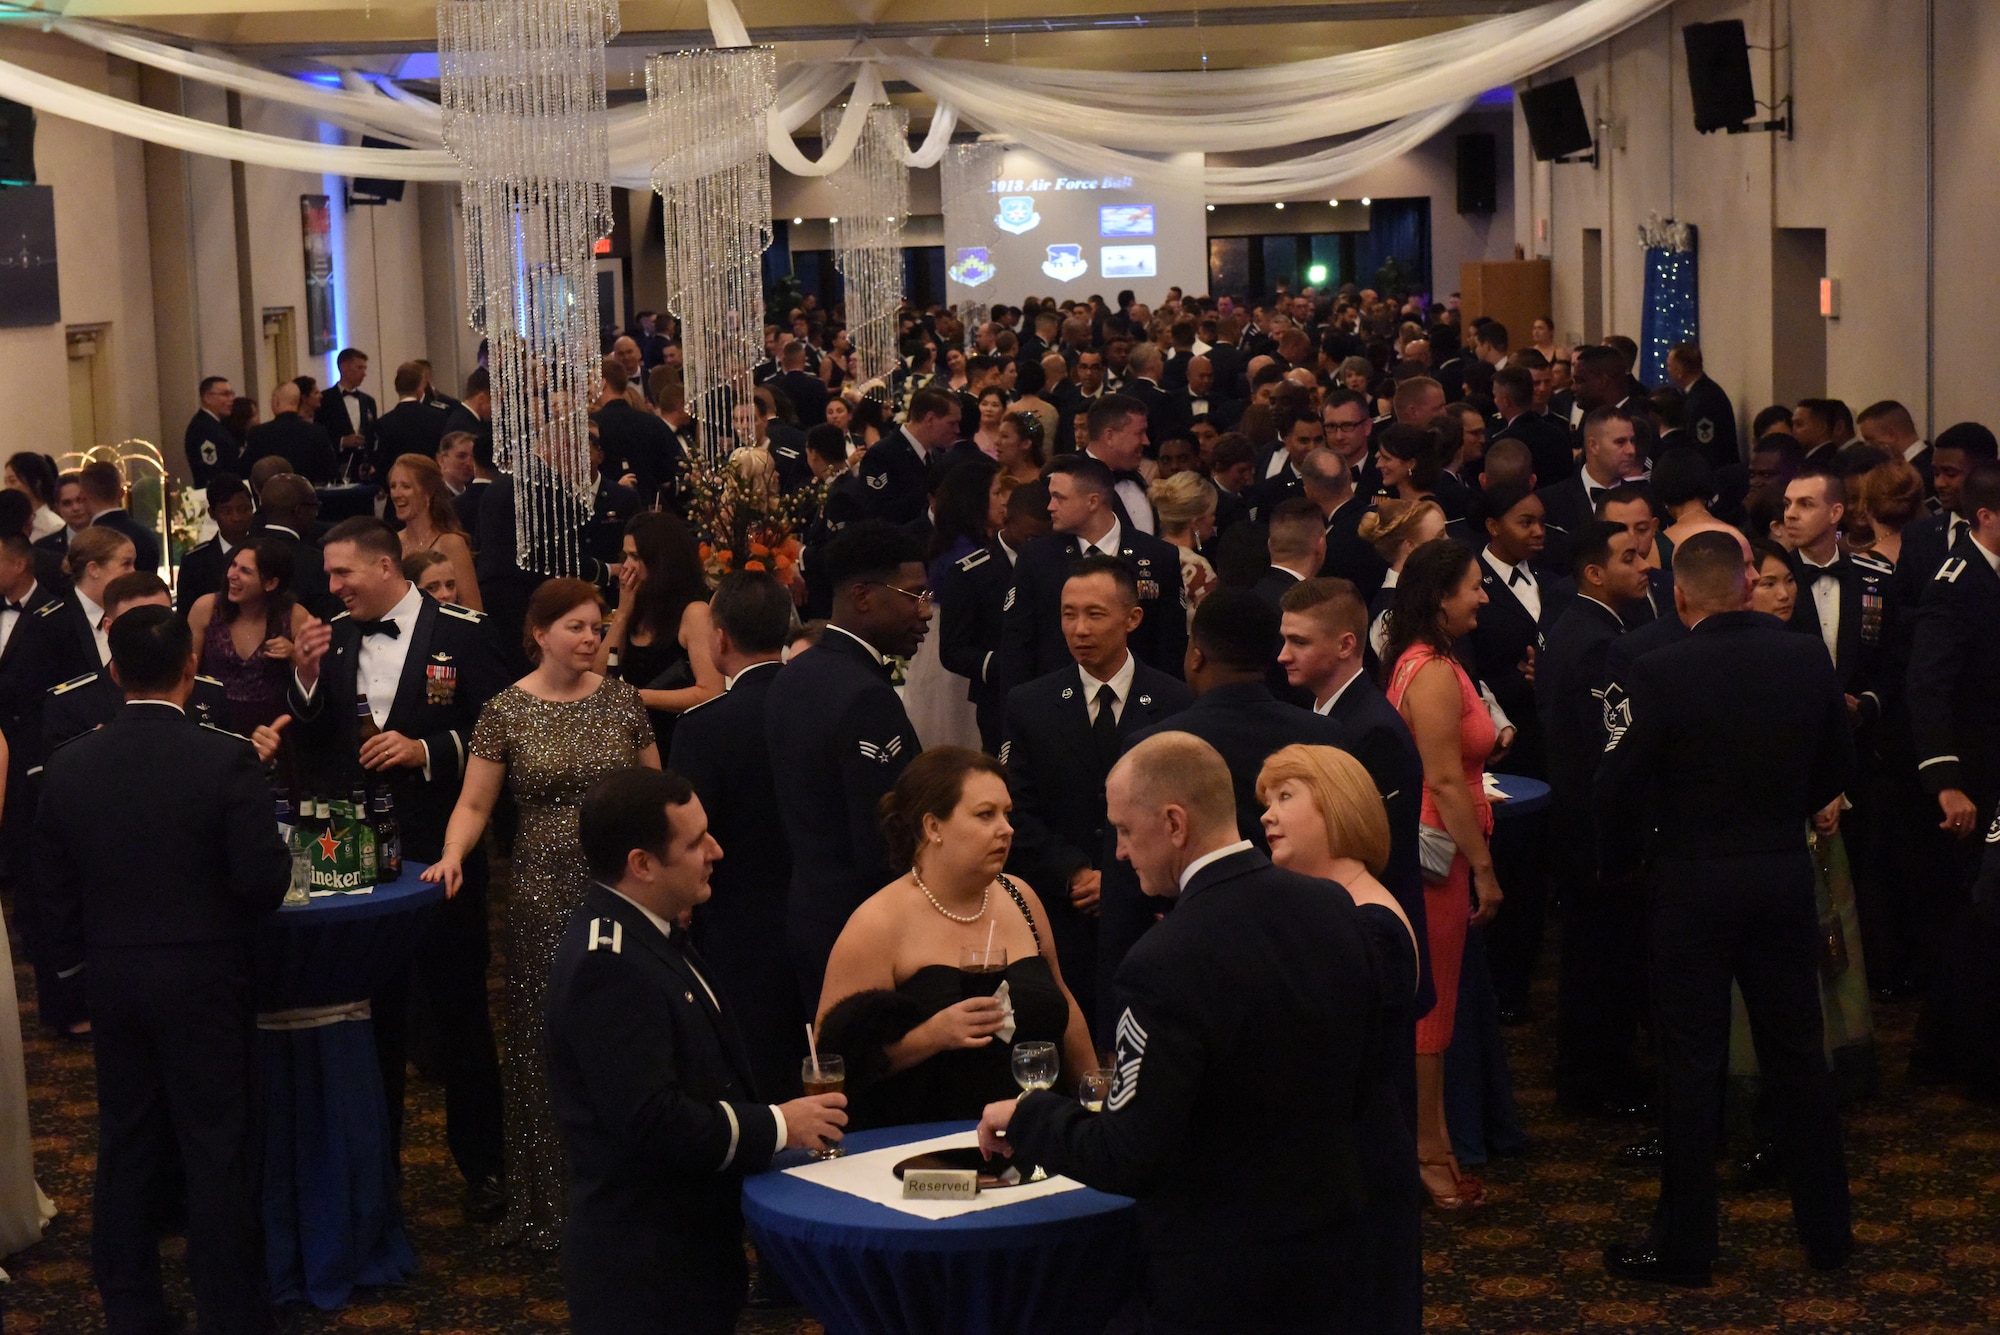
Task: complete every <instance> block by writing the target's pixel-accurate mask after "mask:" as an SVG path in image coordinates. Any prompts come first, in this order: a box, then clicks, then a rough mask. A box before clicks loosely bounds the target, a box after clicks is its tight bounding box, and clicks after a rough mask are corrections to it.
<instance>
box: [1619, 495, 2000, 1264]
mask: <svg viewBox="0 0 2000 1335" xmlns="http://www.w3.org/2000/svg"><path fill="white" fill-rule="evenodd" d="M1995 520H1996V527H2000V510H1996V512H1995ZM1748 596H1749V583H1748V579H1747V577H1746V571H1745V569H1744V564H1743V557H1742V551H1741V549H1740V547H1739V544H1738V541H1737V540H1736V539H1735V538H1734V537H1733V536H1732V535H1729V534H1726V533H1697V534H1695V535H1694V536H1692V537H1690V538H1688V539H1687V540H1686V541H1684V542H1683V543H1681V545H1680V546H1679V548H1678V549H1677V550H1676V551H1675V552H1674V602H1675V605H1676V607H1677V609H1678V610H1679V612H1680V613H1681V616H1682V619H1683V620H1685V621H1687V622H1688V623H1689V625H1690V628H1689V631H1688V634H1687V636H1686V637H1685V638H1684V639H1683V640H1681V641H1680V642H1679V643H1677V644H1673V645H1669V646H1668V647H1666V648H1664V649H1659V650H1656V651H1654V652H1653V653H1651V654H1649V655H1647V656H1646V657H1644V658H1642V659H1640V660H1639V661H1638V662H1637V663H1636V664H1634V666H1633V669H1632V673H1631V681H1630V683H1629V686H1628V698H1627V701H1626V706H1627V709H1626V715H1625V727H1624V729H1623V731H1622V732H1615V733H1613V734H1612V735H1611V736H1610V737H1609V738H1608V739H1607V742H1606V749H1605V753H1604V758H1603V760H1602V762H1601V764H1600V767H1599V769H1598V772H1597V781H1596V807H1597V817H1598V821H1599V823H1600V828H1601V829H1602V830H1603V831H1604V836H1605V837H1604V847H1605V849H1606V853H1607V859H1613V858H1616V859H1618V860H1619V861H1618V863H1616V864H1614V865H1607V866H1606V867H1605V869H1604V870H1605V871H1606V873H1607V874H1609V875H1616V874H1620V873H1622V872H1624V871H1625V870H1626V865H1627V864H1624V862H1623V859H1624V855H1625V851H1626V850H1628V849H1630V848H1631V847H1633V846H1634V845H1635V843H1636V840H1635V839H1633V837H1632V836H1633V835H1634V834H1639V833H1644V832H1645V831H1644V826H1645V825H1646V824H1647V823H1648V821H1650V824H1651V831H1650V851H1651V855H1652V856H1651V865H1650V868H1649V874H1650V878H1651V887H1652V896H1651V902H1650V904H1649V906H1648V915H1647V938H1648V942H1647V944H1648V950H1649V953H1650V955H1651V962H1652V986H1653V1002H1654V1005H1653V1014H1654V1025H1655V1037H1656V1039H1657V1042H1658V1046H1659V1051H1660V1062H1661V1068H1662V1071H1661V1082H1660V1083H1661V1091H1662V1096H1663V1106H1662V1116H1661V1140H1662V1142H1663V1148H1664V1165H1663V1169H1662V1174H1661V1182H1660V1202H1659V1206H1658V1208H1657V1210H1656V1211H1655V1213H1654V1218H1653V1227H1652V1229H1651V1231H1650V1233H1649V1234H1648V1235H1647V1236H1646V1237H1645V1238H1644V1239H1643V1240H1641V1241H1640V1242H1638V1243H1636V1244H1633V1245H1630V1246H1614V1247H1610V1248H1607V1249H1606V1251H1605V1254H1604V1261H1605V1267H1606V1269H1608V1270H1609V1271H1611V1273H1613V1274H1616V1275H1620V1276H1623V1277H1626V1278H1633V1279H1645V1280H1654V1281H1660V1282H1665V1283H1670V1284H1682V1285H1691V1286H1697V1287H1700V1286H1705V1285H1707V1284H1708V1282H1709V1266H1710V1264H1711V1262H1713V1261H1714V1259H1715V1257H1716V1254H1717V1251H1718V1246H1717V1220H1716V1215H1717V1209H1716V1186H1715V1155H1716V1149H1717V1146H1718V1139H1719V1132H1720V1128H1719V1120H1720V1116H1721V1108H1720V1100H1719V1099H1718V1098H1717V1097H1716V1090H1717V1089H1718V1088H1719V1087H1720V1085H1721V1081H1722V1074H1723V1066H1724V1063H1725V1062H1726V1060H1727V1057H1728V1048H1729V1007H1730V1001H1729V996H1730V983H1731V982H1732V981H1734V982H1735V983H1737V984H1738V985H1739V986H1740V988H1741V989H1742V994H1743V1001H1744V1005H1745V1006H1746V1008H1747V1009H1748V1011H1749V1014H1750V1027H1751V1034H1752V1036H1753V1037H1754V1038H1755V1040H1756V1043H1757V1055H1758V1060H1759V1063H1760V1065H1761V1067H1762V1069H1763V1078H1764V1080H1765V1082H1766V1084H1767V1086H1768V1088H1769V1090H1770V1093H1771V1102H1772V1105H1773V1108H1774V1111H1775V1113H1776V1119H1777V1124H1778V1146H1779V1151H1780V1154H1781V1157H1782V1158H1783V1160H1784V1167H1785V1175H1786V1179H1787V1181H1788V1183H1789V1184H1790V1188H1791V1196H1792V1214H1793V1218H1794V1220H1795V1222H1796V1223H1797V1226H1798V1230H1799V1233H1800V1236H1801V1240H1802V1241H1803V1242H1804V1243H1805V1248H1806V1256H1807V1260H1808V1261H1809V1262H1810V1263H1811V1264H1812V1265H1813V1266H1814V1267H1816V1268H1821V1269H1830V1268H1835V1267H1838V1266H1841V1265H1844V1264H1845V1263H1846V1261H1847V1258H1848V1255H1849V1253H1850V1251H1851V1250H1852V1247H1853V1240H1852V1232H1851V1228H1850V1212H1849V1206H1848V1190H1847V1170H1846V1165H1845V1163H1844V1161H1843V1157H1842V1152H1841V1143H1840V1119H1839V1115H1838V1113H1837V1111H1836V1109H1835V1107H1834V1094H1833V1081H1832V1076H1831V1075H1830V1073H1829V1072H1828V1070H1827V1066H1826V1053H1825V1049H1824V1047H1823V1046H1822V1043H1823V1034H1822V1023H1821V1017H1820V999H1819V959H1818V927H1819V923H1818V914H1817V912H1816V910H1815V908H1814V905H1813V878H1814V875H1815V873H1814V870H1813V863H1812V857H1811V854H1810V853H1809V852H1808V850H1807V847H1806V830H1807V826H1808V822H1809V821H1811V820H1813V819H1814V818H1816V817H1821V816H1822V813H1823V812H1824V811H1825V809H1826V808H1827V807H1828V805H1829V804H1831V803H1833V802H1835V801H1836V800H1837V799H1838V798H1839V797H1840V794H1841V793H1842V792H1843V791H1845V790H1846V788H1847V786H1848V784H1849V782H1850V781H1851V779H1852V777H1853V770H1854V745H1853V740H1852V738H1851V737H1850V735H1849V730H1848V725H1847V704H1846V701H1845V700H1844V699H1843V698H1842V695H1841V689H1840V682H1839V679H1838V678H1837V677H1836V676H1835V675H1834V671H1833V664H1832V663H1831V662H1829V661H1828V659H1827V655H1826V651H1825V650H1824V649H1823V648H1822V647H1821V646H1819V645H1816V644H1813V643H1811V642H1810V641H1809V640H1807V639H1806V638H1805V637H1804V636H1801V635H1796V634H1794V633H1792V632H1791V631H1789V630H1786V629H1785V628H1783V627H1782V626H1779V625H1777V624H1776V623H1774V622H1773V621H1772V620H1771V619H1770V618H1769V617H1767V616H1764V615H1762V614H1761V613H1757V612H1750V611H1745V610H1742V609H1743V607H1744V604H1745V603H1746V602H1747V601H1748ZM1619 834H1622V835H1623V836H1624V837H1623V838H1620V837H1617V835H1619Z"/></svg>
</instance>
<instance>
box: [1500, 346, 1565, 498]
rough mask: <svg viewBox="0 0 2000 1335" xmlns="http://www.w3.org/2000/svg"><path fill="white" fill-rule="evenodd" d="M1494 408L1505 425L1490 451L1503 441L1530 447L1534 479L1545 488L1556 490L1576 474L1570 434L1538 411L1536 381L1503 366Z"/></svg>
mask: <svg viewBox="0 0 2000 1335" xmlns="http://www.w3.org/2000/svg"><path fill="white" fill-rule="evenodd" d="M1493 406H1494V407H1495V408H1497V409H1498V410H1499V414H1500V419H1501V421H1502V423H1503V425H1502V426H1501V428H1500V429H1499V430H1498V431H1496V432H1494V433H1493V436H1492V439H1491V440H1489V441H1488V442H1487V448H1488V449H1491V448H1492V447H1493V444H1494V443H1495V442H1497V441H1502V440H1518V441H1520V442H1521V443H1522V444H1523V445H1526V446H1527V447H1528V454H1529V457H1530V458H1532V459H1533V460H1534V464H1535V477H1536V478H1537V479H1539V480H1540V481H1541V483H1542V484H1543V485H1544V486H1553V485H1555V484H1556V483H1559V482H1562V481H1564V480H1566V479H1567V478H1569V477H1571V476H1572V475H1574V474H1575V472H1576V456H1575V455H1574V454H1573V453H1572V452H1571V450H1570V443H1569V442H1570V431H1569V427H1568V426H1567V425H1565V424H1564V423H1561V422H1558V421H1556V420H1555V419H1554V418H1553V417H1550V416H1549V415H1548V414H1547V413H1545V412H1542V411H1541V410H1540V409H1538V408H1536V407H1535V387H1534V381H1533V380H1532V378H1530V376H1529V374H1528V372H1526V371H1524V370H1522V369H1521V368H1520V367H1518V366H1503V367H1501V368H1500V369H1499V370H1498V371H1495V372H1494V373H1493Z"/></svg>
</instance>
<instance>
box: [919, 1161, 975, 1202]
mask: <svg viewBox="0 0 2000 1335" xmlns="http://www.w3.org/2000/svg"><path fill="white" fill-rule="evenodd" d="M978 1194H979V1170H978V1169H976V1168H908V1169H905V1170H904V1171H903V1199H904V1200H906V1201H954V1200H957V1201H969V1200H971V1199H972V1198H973V1197H974V1196H977V1195H978Z"/></svg>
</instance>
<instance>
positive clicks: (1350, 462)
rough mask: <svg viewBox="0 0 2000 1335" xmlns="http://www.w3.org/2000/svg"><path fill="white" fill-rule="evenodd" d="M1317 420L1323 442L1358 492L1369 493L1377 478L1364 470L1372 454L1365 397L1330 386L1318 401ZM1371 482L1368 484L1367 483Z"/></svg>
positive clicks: (1368, 494)
mask: <svg viewBox="0 0 2000 1335" xmlns="http://www.w3.org/2000/svg"><path fill="white" fill-rule="evenodd" d="M1319 419H1320V422H1321V423H1322V424H1323V425H1324V426H1325V427H1326V445H1327V448H1328V449H1331V450H1332V451H1333V452H1334V453H1335V454H1337V455H1339V456H1340V458H1341V461H1342V462H1343V463H1345V464H1346V465H1347V475H1348V476H1349V477H1350V478H1352V479H1353V480H1354V485H1355V486H1356V488H1358V489H1359V490H1360V492H1361V494H1362V495H1364V496H1372V495H1374V493H1375V489H1376V487H1377V486H1379V485H1380V483H1381V479H1380V478H1373V479H1371V478H1370V477H1369V476H1368V474H1369V471H1370V469H1371V468H1372V467H1373V466H1374V459H1375V454H1374V451H1373V450H1371V449H1370V448H1369V428H1370V426H1372V425H1373V423H1372V422H1371V421H1370V419H1369V416H1368V400H1366V399H1364V398H1362V397H1361V396H1360V395H1359V394H1356V393H1355V392H1354V391H1353V390H1351V389H1330V390H1328V391H1327V392H1326V401H1325V402H1324V403H1322V404H1321V405H1320V410H1319ZM1371 482H1372V483H1373V485H1370V483H1371Z"/></svg>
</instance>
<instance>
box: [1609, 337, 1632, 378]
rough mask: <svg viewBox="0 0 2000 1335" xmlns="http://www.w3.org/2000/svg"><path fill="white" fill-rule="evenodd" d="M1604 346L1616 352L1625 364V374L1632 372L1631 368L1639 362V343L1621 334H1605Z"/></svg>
mask: <svg viewBox="0 0 2000 1335" xmlns="http://www.w3.org/2000/svg"><path fill="white" fill-rule="evenodd" d="M1604 346H1605V347H1607V348H1610V349H1611V350H1612V351H1613V352H1615V353H1617V354H1618V359H1619V360H1620V361H1622V362H1623V363H1624V364H1625V374H1626V375H1630V374H1632V368H1633V367H1635V366H1637V365H1638V364H1639V345H1638V344H1637V343H1635V342H1633V341H1632V340H1631V339H1629V338H1627V337H1626V336H1625V335H1623V334H1606V335H1605V336H1604Z"/></svg>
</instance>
